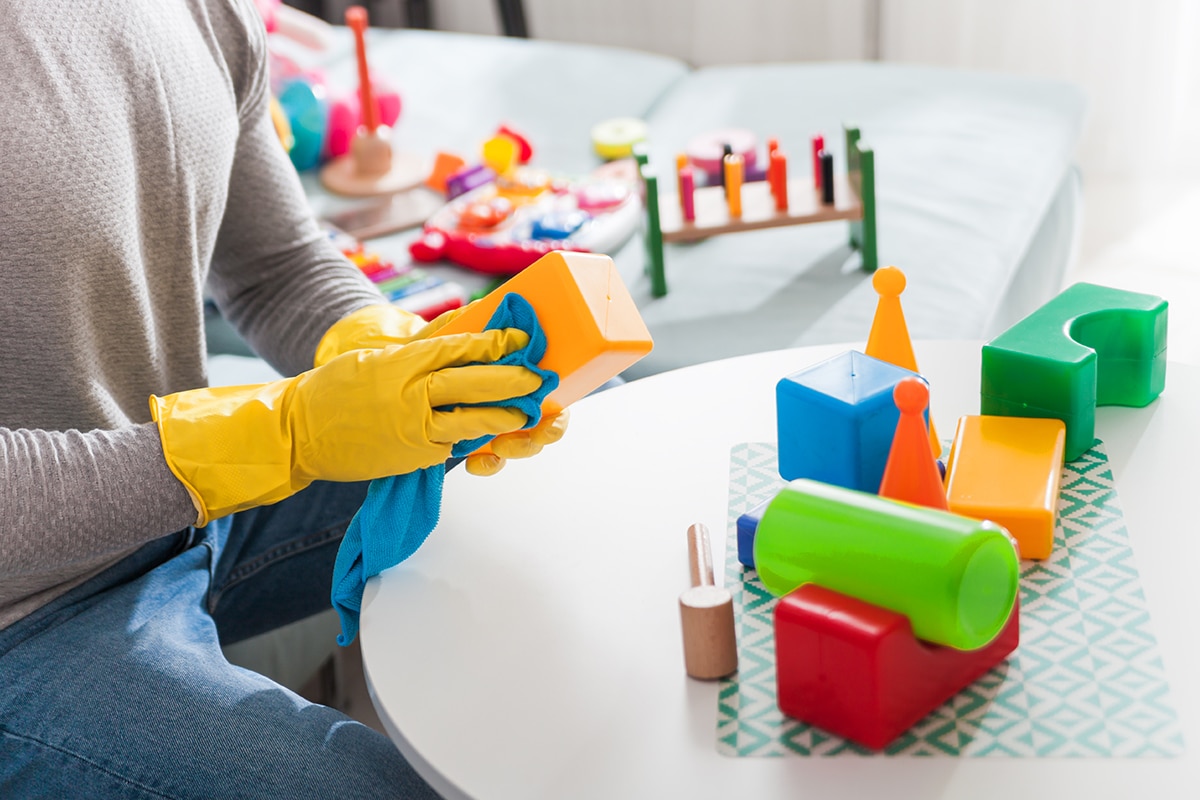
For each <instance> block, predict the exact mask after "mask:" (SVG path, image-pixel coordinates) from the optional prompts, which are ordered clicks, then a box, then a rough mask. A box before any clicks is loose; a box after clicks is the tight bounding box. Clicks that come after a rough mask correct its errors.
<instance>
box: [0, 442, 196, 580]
mask: <svg viewBox="0 0 1200 800" xmlns="http://www.w3.org/2000/svg"><path fill="white" fill-rule="evenodd" d="M195 519H196V509H195V507H194V506H193V505H192V501H191V499H190V498H189V497H188V493H187V490H186V489H185V488H184V487H183V485H182V484H181V483H180V482H179V481H178V480H176V478H175V476H174V475H172V474H171V470H170V469H169V468H168V467H167V464H166V461H165V459H164V458H163V454H162V445H161V443H160V441H159V436H158V428H157V427H156V426H155V425H154V423H148V424H144V425H135V426H129V427H126V428H121V429H119V430H113V431H101V430H97V431H91V432H89V433H81V432H79V431H43V430H25V429H20V430H11V429H9V428H0V525H3V527H4V529H5V530H6V531H37V532H38V535H37V536H0V586H3V590H2V591H0V595H2V596H3V598H4V599H7V600H10V601H11V600H13V599H16V598H20V597H22V596H24V595H25V594H27V593H28V592H30V591H33V590H35V589H37V588H45V587H46V586H50V585H53V583H54V582H55V581H54V580H51V579H48V576H60V578H61V577H62V576H65V575H67V574H82V573H84V572H85V571H87V568H88V567H89V566H91V565H96V566H99V565H101V564H103V563H106V562H108V561H111V560H112V558H113V556H115V555H116V554H119V553H121V552H123V551H126V550H128V549H130V548H131V547H136V546H137V545H140V544H143V543H145V542H148V541H150V540H151V539H154V538H156V537H159V536H162V535H164V534H165V533H168V532H171V531H177V530H181V529H183V528H186V527H187V526H188V525H190V524H191V523H193V522H194V521H195Z"/></svg>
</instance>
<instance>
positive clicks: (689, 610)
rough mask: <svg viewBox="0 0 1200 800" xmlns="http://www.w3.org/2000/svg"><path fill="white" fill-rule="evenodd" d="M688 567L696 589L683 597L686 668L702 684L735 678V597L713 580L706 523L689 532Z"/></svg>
mask: <svg viewBox="0 0 1200 800" xmlns="http://www.w3.org/2000/svg"><path fill="white" fill-rule="evenodd" d="M688 566H689V568H690V569H691V576H692V586H691V588H690V589H687V590H686V591H684V592H683V594H681V595H679V614H680V617H681V619H682V621H683V663H684V668H685V669H686V670H687V674H688V675H690V676H692V677H693V678H699V679H700V680H713V679H715V678H723V677H725V676H726V675H732V674H733V673H735V672H737V638H736V637H735V636H734V631H733V627H734V626H733V595H731V594H730V593H729V590H728V589H725V588H722V587H720V586H717V585H716V583H715V581H714V580H713V565H712V551H711V549H710V548H709V543H708V527H707V526H705V525H704V524H703V523H699V522H698V523H696V524H695V525H692V526H691V527H689V528H688Z"/></svg>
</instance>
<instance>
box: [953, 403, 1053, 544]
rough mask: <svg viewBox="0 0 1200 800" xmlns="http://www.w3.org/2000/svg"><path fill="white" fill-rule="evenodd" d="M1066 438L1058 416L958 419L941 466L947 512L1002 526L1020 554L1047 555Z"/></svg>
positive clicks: (1051, 535)
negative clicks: (943, 464)
mask: <svg viewBox="0 0 1200 800" xmlns="http://www.w3.org/2000/svg"><path fill="white" fill-rule="evenodd" d="M1066 437H1067V426H1066V425H1065V424H1064V423H1063V421H1062V420H1059V419H1036V418H1029V417H989V416H967V417H961V418H959V420H958V428H957V430H955V432H954V443H953V444H952V445H951V446H950V458H949V461H948V463H947V464H946V500H947V502H948V503H949V505H950V510H951V511H953V512H954V513H955V514H961V515H963V516H964V517H973V518H975V519H990V520H991V521H992V522H995V523H996V524H998V525H1003V526H1004V527H1005V528H1007V529H1008V532H1009V533H1011V534H1012V535H1013V538H1015V539H1016V540H1017V547H1018V549H1019V550H1020V552H1021V558H1049V556H1050V552H1051V551H1052V550H1053V548H1054V516H1055V510H1056V509H1057V507H1058V490H1059V483H1060V481H1061V479H1062V465H1063V453H1064V450H1065V448H1066Z"/></svg>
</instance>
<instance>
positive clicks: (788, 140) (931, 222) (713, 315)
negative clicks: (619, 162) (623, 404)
mask: <svg viewBox="0 0 1200 800" xmlns="http://www.w3.org/2000/svg"><path fill="white" fill-rule="evenodd" d="M1084 108H1085V103H1084V98H1083V95H1082V93H1081V92H1080V91H1079V90H1078V89H1076V88H1075V87H1073V86H1070V85H1067V84H1062V83H1057V82H1052V81H1045V80H1038V79H1029V78H1021V77H1014V76H1006V75H996V74H985V73H971V72H961V71H951V70H944V69H933V68H923V67H913V66H902V65H889V64H877V63H870V64H789V65H759V66H736V67H712V68H707V69H701V70H696V71H694V72H692V73H690V74H689V75H688V77H687V78H686V79H685V80H683V81H680V82H678V83H676V84H675V85H674V86H673V87H672V88H671V90H670V91H669V92H668V93H667V94H666V95H665V96H664V97H663V98H662V100H661V101H660V102H659V103H658V104H657V105H656V106H655V108H654V110H653V112H652V114H651V115H650V117H649V122H650V130H651V137H652V147H651V153H652V160H653V162H654V163H655V164H659V165H664V168H666V169H670V168H671V165H673V164H674V157H675V154H676V153H677V152H679V151H682V149H683V148H684V147H685V146H686V144H687V141H688V140H689V139H690V138H691V137H693V136H695V135H696V134H697V133H702V132H704V131H708V130H713V129H718V128H724V127H730V126H731V125H736V126H739V127H745V128H749V129H750V130H753V131H755V132H756V133H758V134H759V135H760V137H762V138H763V139H765V138H766V137H768V136H773V137H777V138H778V139H779V141H780V144H781V147H783V148H784V149H786V150H787V151H788V153H789V155H790V158H789V171H790V172H791V177H792V178H793V179H794V178H796V177H803V176H805V175H809V174H811V168H810V166H809V164H810V161H809V158H810V156H809V155H808V154H809V140H810V136H811V135H812V134H813V133H817V132H823V133H824V135H825V141H826V145H827V147H830V148H831V149H832V150H833V151H834V154H835V159H836V161H837V164H838V167H837V168H838V169H839V170H843V169H844V166H843V165H842V161H841V159H842V157H843V150H844V139H843V137H842V132H841V126H842V123H843V122H852V123H855V124H857V125H858V126H859V127H860V128H861V130H862V137H863V141H864V142H867V143H869V144H870V145H871V146H872V147H873V148H874V150H875V165H876V175H877V179H876V186H877V198H878V220H879V223H878V237H879V259H880V264H881V265H883V264H894V265H896V266H899V267H900V268H901V269H902V270H904V272H905V274H906V275H907V277H908V287H907V290H906V291H905V293H904V295H903V298H902V300H903V306H904V309H905V314H906V318H907V321H908V325H909V331H910V334H911V336H912V337H913V338H914V339H921V338H939V339H947V338H980V337H983V336H986V335H988V334H989V333H991V332H993V331H992V330H990V328H991V326H992V325H993V321H994V320H996V319H997V318H998V313H999V309H1000V307H1001V305H1002V303H1003V302H1004V300H1005V297H1006V293H1007V292H1008V290H1009V288H1010V285H1011V284H1012V283H1013V282H1014V280H1015V278H1016V276H1017V273H1018V271H1019V269H1020V267H1021V265H1022V261H1023V259H1024V258H1025V256H1026V255H1027V251H1028V250H1029V248H1030V245H1031V243H1032V242H1033V241H1034V238H1035V234H1036V233H1038V231H1039V227H1040V226H1041V225H1042V221H1043V219H1044V218H1045V217H1046V216H1047V212H1048V210H1049V208H1050V206H1051V203H1052V201H1054V200H1055V198H1056V196H1057V195H1058V194H1059V193H1060V192H1062V191H1063V188H1062V187H1063V184H1064V179H1066V178H1067V177H1068V171H1069V170H1070V169H1071V164H1072V158H1073V153H1074V149H1075V144H1076V141H1077V139H1078V137H1079V134H1080V130H1081V128H1082V125H1083V115H1084ZM668 191H669V189H668ZM1070 234H1071V231H1070V229H1069V226H1066V227H1065V228H1064V230H1063V235H1070ZM846 237H847V226H846V224H845V223H836V222H835V223H824V224H818V225H806V226H798V227H791V228H779V229H773V230H767V231H758V232H746V233H738V234H730V235H725V236H722V237H717V238H713V239H710V240H708V241H705V242H703V243H701V244H699V245H673V246H672V245H668V246H667V251H666V264H667V278H668V284H669V286H670V292H669V294H668V295H667V296H666V297H664V298H660V299H653V298H651V297H650V295H649V283H648V281H647V280H646V279H645V278H644V277H643V276H642V274H641V270H642V256H641V253H640V252H637V251H636V250H635V249H634V248H627V250H628V251H629V252H623V253H622V254H621V258H620V268H621V272H622V275H623V276H625V277H626V279H627V280H630V281H632V282H633V283H634V284H635V297H636V298H637V299H638V301H639V304H640V306H641V308H642V312H643V315H644V316H645V318H646V322H647V324H648V325H649V327H650V330H651V332H652V333H653V334H654V335H655V338H656V343H657V347H656V352H655V353H654V354H652V355H651V356H650V358H649V359H647V361H646V362H645V363H643V364H640V365H638V367H637V368H635V370H640V371H641V374H645V373H648V372H657V371H661V370H662V369H667V368H672V367H676V366H682V365H684V364H689V363H695V362H697V361H702V360H708V359H711V358H715V357H724V356H730V355H736V354H739V353H744V352H751V351H752V350H767V349H775V348H782V347H789V346H793V345H802V344H817V343H828V342H839V341H846V342H853V341H862V340H865V339H866V337H867V333H868V331H869V329H870V324H871V319H872V317H873V315H874V311H875V301H876V294H875V292H874V290H873V289H872V287H871V282H870V276H869V275H867V274H865V273H862V272H861V271H857V270H855V269H853V266H854V264H855V263H856V257H855V256H853V255H852V254H851V253H850V251H849V250H848V248H847V246H846ZM1052 266H1055V265H1052ZM1065 266H1066V265H1065V263H1063V264H1061V265H1058V266H1055V268H1057V269H1058V270H1059V271H1060V272H1059V275H1058V277H1059V279H1061V270H1063V269H1065ZM1048 283H1049V284H1051V285H1050V286H1048V288H1047V291H1051V292H1052V291H1056V290H1057V284H1056V282H1055V281H1050V282H1048ZM1044 299H1046V297H1044V296H1043V297H1031V298H1028V300H1027V301H1026V302H1028V303H1031V304H1032V305H1030V306H1029V308H1028V309H1027V310H1032V308H1033V307H1036V305H1037V304H1038V303H1040V302H1041V301H1042V300H1044Z"/></svg>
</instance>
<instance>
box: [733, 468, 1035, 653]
mask: <svg viewBox="0 0 1200 800" xmlns="http://www.w3.org/2000/svg"><path fill="white" fill-rule="evenodd" d="M754 562H755V566H756V567H757V569H758V575H759V578H760V579H761V580H762V582H763V585H764V586H766V587H767V589H768V590H769V591H770V592H771V593H772V594H775V595H778V596H782V595H785V594H787V593H788V592H790V591H792V590H793V589H796V588H798V587H799V586H801V585H803V584H806V583H815V584H818V585H820V586H824V587H825V588H827V589H832V590H834V591H836V592H841V593H842V594H846V595H849V596H851V597H856V598H858V599H860V600H863V601H866V602H868V603H872V604H874V605H877V606H880V607H882V608H886V609H889V610H891V611H895V612H897V613H900V614H904V615H905V616H907V617H908V619H909V620H910V621H911V623H912V627H913V633H914V634H915V635H916V636H917V638H919V639H924V640H925V641H928V642H933V643H936V644H944V645H949V646H950V647H954V648H957V649H959V650H975V649H977V648H980V647H983V646H984V645H986V644H987V643H988V642H990V641H991V640H992V639H993V638H995V636H996V635H997V634H999V633H1000V631H1001V629H1002V628H1003V627H1004V624H1005V623H1006V622H1007V621H1008V618H1009V615H1010V614H1011V613H1012V608H1013V604H1014V603H1015V602H1016V599H1017V590H1018V581H1019V579H1020V562H1019V561H1018V559H1017V550H1016V545H1015V544H1014V543H1013V541H1012V538H1011V537H1010V536H1009V535H1008V532H1007V531H1005V530H1004V528H1002V527H1000V526H999V525H996V524H995V523H992V522H981V521H979V520H973V519H968V518H966V517H960V516H958V515H956V514H949V513H947V512H945V511H938V510H935V509H931V508H924V507H921V506H914V505H909V504H907V503H899V502H896V501H894V500H888V499H886V498H882V497H879V496H877V495H873V494H869V493H866V492H857V491H854V490H851V489H843V488H841V487H838V486H832V485H829V484H825V483H820V482H819V481H812V480H807V479H800V480H795V481H792V482H791V483H789V484H788V485H787V487H786V488H784V489H783V491H781V492H780V493H779V494H778V495H777V496H776V498H775V499H774V500H773V501H772V502H771V504H770V505H769V506H767V510H766V512H765V513H764V514H763V517H762V520H761V521H760V522H759V525H758V530H757V531H756V533H755V539H754Z"/></svg>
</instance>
